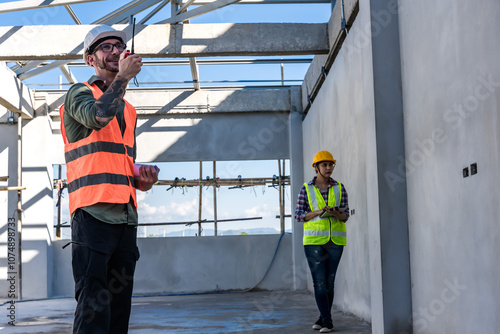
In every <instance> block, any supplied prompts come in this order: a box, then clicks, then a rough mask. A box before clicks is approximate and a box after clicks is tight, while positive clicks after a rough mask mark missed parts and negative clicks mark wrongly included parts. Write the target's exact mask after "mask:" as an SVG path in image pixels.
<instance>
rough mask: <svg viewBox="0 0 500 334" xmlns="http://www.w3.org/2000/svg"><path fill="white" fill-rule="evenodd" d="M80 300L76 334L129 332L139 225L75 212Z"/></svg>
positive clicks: (77, 295) (76, 276) (75, 260)
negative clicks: (113, 221)
mask: <svg viewBox="0 0 500 334" xmlns="http://www.w3.org/2000/svg"><path fill="white" fill-rule="evenodd" d="M71 238H72V242H73V245H72V258H73V262H72V263H73V278H74V279H75V299H76V301H77V306H76V311H75V321H74V324H73V333H74V334H76V333H78V334H108V333H113V334H126V333H127V332H128V323H129V318H130V308H131V303H132V301H131V298H132V288H133V280H134V271H135V264H136V262H137V260H138V259H139V251H138V249H137V228H136V227H135V226H131V225H127V224H107V223H104V222H102V221H100V220H98V219H95V218H94V217H93V216H92V215H90V214H88V213H87V212H85V211H83V210H80V209H78V210H77V211H76V212H75V215H74V217H73V221H72V228H71Z"/></svg>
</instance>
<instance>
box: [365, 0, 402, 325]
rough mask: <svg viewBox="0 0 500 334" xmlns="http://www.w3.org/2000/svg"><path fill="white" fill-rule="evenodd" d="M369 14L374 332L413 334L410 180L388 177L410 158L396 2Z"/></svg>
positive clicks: (376, 4) (373, 6)
mask: <svg viewBox="0 0 500 334" xmlns="http://www.w3.org/2000/svg"><path fill="white" fill-rule="evenodd" d="M370 16H371V17H370V19H371V24H372V36H371V42H372V59H373V86H374V106H375V110H374V111H375V128H376V134H375V138H376V150H377V179H378V209H379V222H380V224H379V229H380V230H379V233H380V235H379V237H380V239H379V240H378V245H377V247H376V248H378V252H376V253H375V254H371V255H373V258H371V259H370V261H371V264H374V263H379V264H380V269H373V270H372V273H371V274H372V276H373V277H372V284H371V286H372V306H371V308H372V330H373V333H411V332H412V326H411V323H410V317H411V314H412V309H411V282H410V257H409V240H408V239H409V238H408V208H407V190H406V182H399V183H398V184H397V185H394V184H391V183H390V182H388V179H387V177H388V176H390V175H399V174H398V168H403V169H404V168H405V166H404V162H403V166H402V167H401V164H402V162H401V160H400V159H398V158H399V157H405V137H404V119H403V100H402V87H401V60H400V46H399V45H400V42H399V27H398V12H397V1H394V0H371V1H370ZM381 20H382V21H383V22H382V21H381ZM375 28H377V29H375ZM403 160H404V159H403ZM371 231H372V232H373V231H376V229H372V230H371ZM377 237H378V236H375V235H373V238H372V239H377ZM373 249H374V247H371V250H372V251H373ZM371 267H373V266H371Z"/></svg>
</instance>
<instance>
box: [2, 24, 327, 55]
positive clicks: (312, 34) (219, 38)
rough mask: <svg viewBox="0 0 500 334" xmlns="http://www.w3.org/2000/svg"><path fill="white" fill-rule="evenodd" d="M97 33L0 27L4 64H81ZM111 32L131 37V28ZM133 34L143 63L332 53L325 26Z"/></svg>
mask: <svg viewBox="0 0 500 334" xmlns="http://www.w3.org/2000/svg"><path fill="white" fill-rule="evenodd" d="M93 27H94V25H71V26H61V25H57V26H51V25H47V26H13V27H0V60H6V61H26V60H65V59H67V60H73V59H81V58H82V54H83V40H84V38H85V35H86V34H87V32H88V31H89V30H90V29H92V28H93ZM113 27H114V28H115V29H117V30H124V31H126V32H127V36H128V37H129V39H130V38H131V37H132V26H131V25H114V26H113ZM135 31H136V37H135V42H134V43H135V52H136V53H138V54H140V55H141V56H142V57H144V58H164V57H214V56H266V55H304V54H325V53H328V50H329V43H328V33H327V31H328V25H327V23H314V24H309V23H250V24H232V23H223V24H185V25H136V28H135ZM54 36H57V38H54ZM32 41H37V43H32ZM128 44H130V42H129V43H128Z"/></svg>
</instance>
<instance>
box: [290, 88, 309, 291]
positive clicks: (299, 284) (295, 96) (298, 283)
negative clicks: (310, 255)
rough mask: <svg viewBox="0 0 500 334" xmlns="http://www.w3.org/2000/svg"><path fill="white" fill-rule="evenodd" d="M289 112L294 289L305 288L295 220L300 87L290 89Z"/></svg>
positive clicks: (301, 157)
mask: <svg viewBox="0 0 500 334" xmlns="http://www.w3.org/2000/svg"><path fill="white" fill-rule="evenodd" d="M290 99H291V112H290V122H289V129H290V132H289V136H290V139H289V143H290V191H291V195H290V198H291V200H290V206H291V208H290V209H291V210H290V212H291V214H292V233H293V238H292V260H293V282H294V283H293V286H294V289H295V290H304V289H306V288H307V276H306V275H305V274H307V263H306V260H305V256H304V248H303V246H302V235H303V233H304V232H303V227H302V225H303V224H302V223H300V222H297V221H296V220H295V218H294V217H293V216H294V213H295V205H296V203H297V196H298V194H299V191H300V187H301V186H302V183H304V167H303V160H304V155H303V152H302V113H301V110H302V107H301V105H302V104H301V93H300V88H292V89H291V90H290Z"/></svg>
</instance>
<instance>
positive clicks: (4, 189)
mask: <svg viewBox="0 0 500 334" xmlns="http://www.w3.org/2000/svg"><path fill="white" fill-rule="evenodd" d="M20 190H26V187H1V188H0V191H20Z"/></svg>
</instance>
